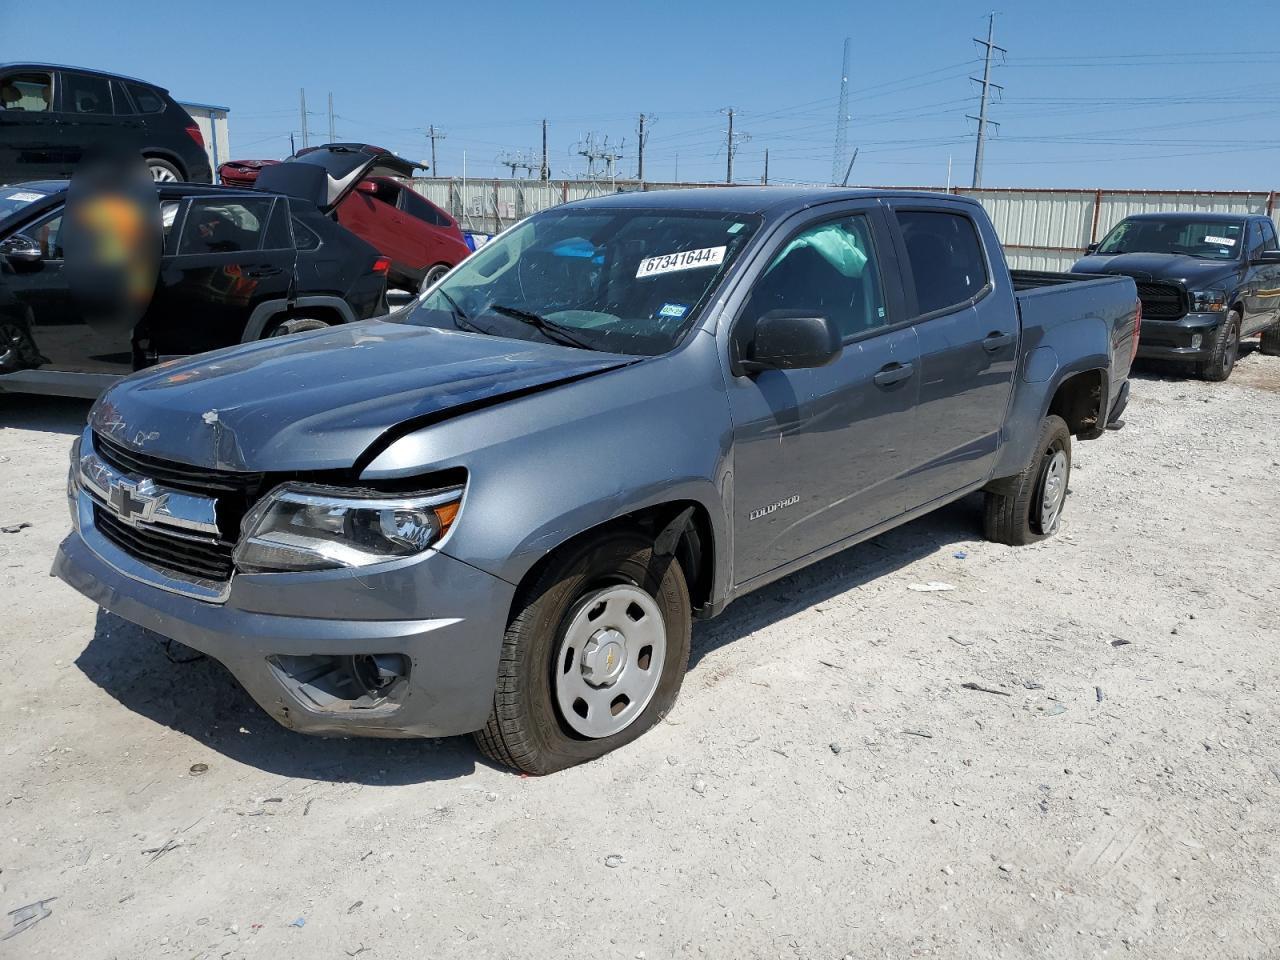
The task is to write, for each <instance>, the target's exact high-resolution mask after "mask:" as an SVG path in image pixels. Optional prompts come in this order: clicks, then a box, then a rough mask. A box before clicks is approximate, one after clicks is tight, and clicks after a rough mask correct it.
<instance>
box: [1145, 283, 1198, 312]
mask: <svg viewBox="0 0 1280 960" xmlns="http://www.w3.org/2000/svg"><path fill="white" fill-rule="evenodd" d="M1137 284H1138V299H1139V300H1141V301H1142V319H1144V320H1179V319H1181V318H1182V317H1185V316H1186V315H1187V295H1186V292H1185V291H1184V290H1183V289H1182V287H1180V286H1178V285H1177V284H1176V283H1160V282H1158V281H1149V280H1139V281H1137Z"/></svg>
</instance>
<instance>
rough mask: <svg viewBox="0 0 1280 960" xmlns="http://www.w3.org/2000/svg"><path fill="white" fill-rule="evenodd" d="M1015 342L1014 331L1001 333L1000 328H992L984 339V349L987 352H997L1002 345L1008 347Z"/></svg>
mask: <svg viewBox="0 0 1280 960" xmlns="http://www.w3.org/2000/svg"><path fill="white" fill-rule="evenodd" d="M1011 343H1013V334H1012V333H1001V332H1000V331H999V330H992V331H991V332H990V333H988V334H987V336H986V339H985V340H983V341H982V349H983V350H985V351H987V353H995V352H996V351H997V350H999V349H1000V348H1001V347H1007V346H1008V345H1009V344H1011Z"/></svg>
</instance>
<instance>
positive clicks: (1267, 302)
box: [1242, 218, 1280, 336]
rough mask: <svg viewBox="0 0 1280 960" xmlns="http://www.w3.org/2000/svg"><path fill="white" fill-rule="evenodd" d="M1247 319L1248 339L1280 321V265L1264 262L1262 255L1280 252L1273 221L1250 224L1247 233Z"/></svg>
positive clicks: (1245, 324) (1244, 329)
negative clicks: (1278, 315)
mask: <svg viewBox="0 0 1280 960" xmlns="http://www.w3.org/2000/svg"><path fill="white" fill-rule="evenodd" d="M1245 237H1246V239H1245V243H1246V246H1245V256H1247V257H1248V258H1249V262H1248V263H1247V264H1246V265H1245V269H1246V270H1248V271H1249V272H1248V274H1247V275H1246V277H1245V290H1246V293H1245V307H1246V316H1245V317H1244V320H1243V324H1242V333H1243V334H1244V335H1245V336H1249V335H1250V334H1253V333H1257V332H1258V331H1259V330H1263V329H1265V328H1267V327H1269V326H1270V325H1271V324H1272V322H1274V321H1275V320H1276V319H1277V310H1278V309H1280V263H1271V262H1269V261H1266V260H1262V259H1261V257H1262V254H1263V253H1266V252H1267V251H1268V250H1276V249H1277V244H1276V229H1275V225H1274V224H1273V223H1272V222H1271V220H1270V219H1263V218H1258V219H1257V220H1254V221H1252V222H1251V223H1250V224H1249V229H1248V230H1247V231H1246V233H1245Z"/></svg>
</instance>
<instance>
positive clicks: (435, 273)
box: [418, 263, 453, 294]
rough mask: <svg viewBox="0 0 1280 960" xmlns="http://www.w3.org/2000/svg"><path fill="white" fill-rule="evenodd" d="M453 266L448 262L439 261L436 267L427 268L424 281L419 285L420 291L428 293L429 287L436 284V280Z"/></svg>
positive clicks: (420, 292) (423, 277) (423, 276)
mask: <svg viewBox="0 0 1280 960" xmlns="http://www.w3.org/2000/svg"><path fill="white" fill-rule="evenodd" d="M452 269H453V268H452V267H450V266H449V265H448V264H447V263H437V264H436V265H435V266H434V267H431V268H429V269H428V270H427V272H426V273H424V274H423V275H422V283H420V284H419V285H418V293H419V294H423V293H426V292H427V290H428V288H430V287H433V286H435V285H436V282H437V281H438V280H439V279H440V278H441V277H443V276H444V275H445V274H446V273H448V272H449V271H450V270H452Z"/></svg>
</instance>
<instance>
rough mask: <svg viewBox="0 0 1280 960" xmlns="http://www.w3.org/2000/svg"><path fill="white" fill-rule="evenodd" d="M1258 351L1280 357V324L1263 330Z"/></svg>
mask: <svg viewBox="0 0 1280 960" xmlns="http://www.w3.org/2000/svg"><path fill="white" fill-rule="evenodd" d="M1258 352H1259V353H1261V354H1262V355H1263V356H1264V357H1280V324H1277V325H1276V326H1274V327H1269V328H1268V329H1266V330H1263V331H1262V340H1261V341H1260V342H1259V343H1258Z"/></svg>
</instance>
